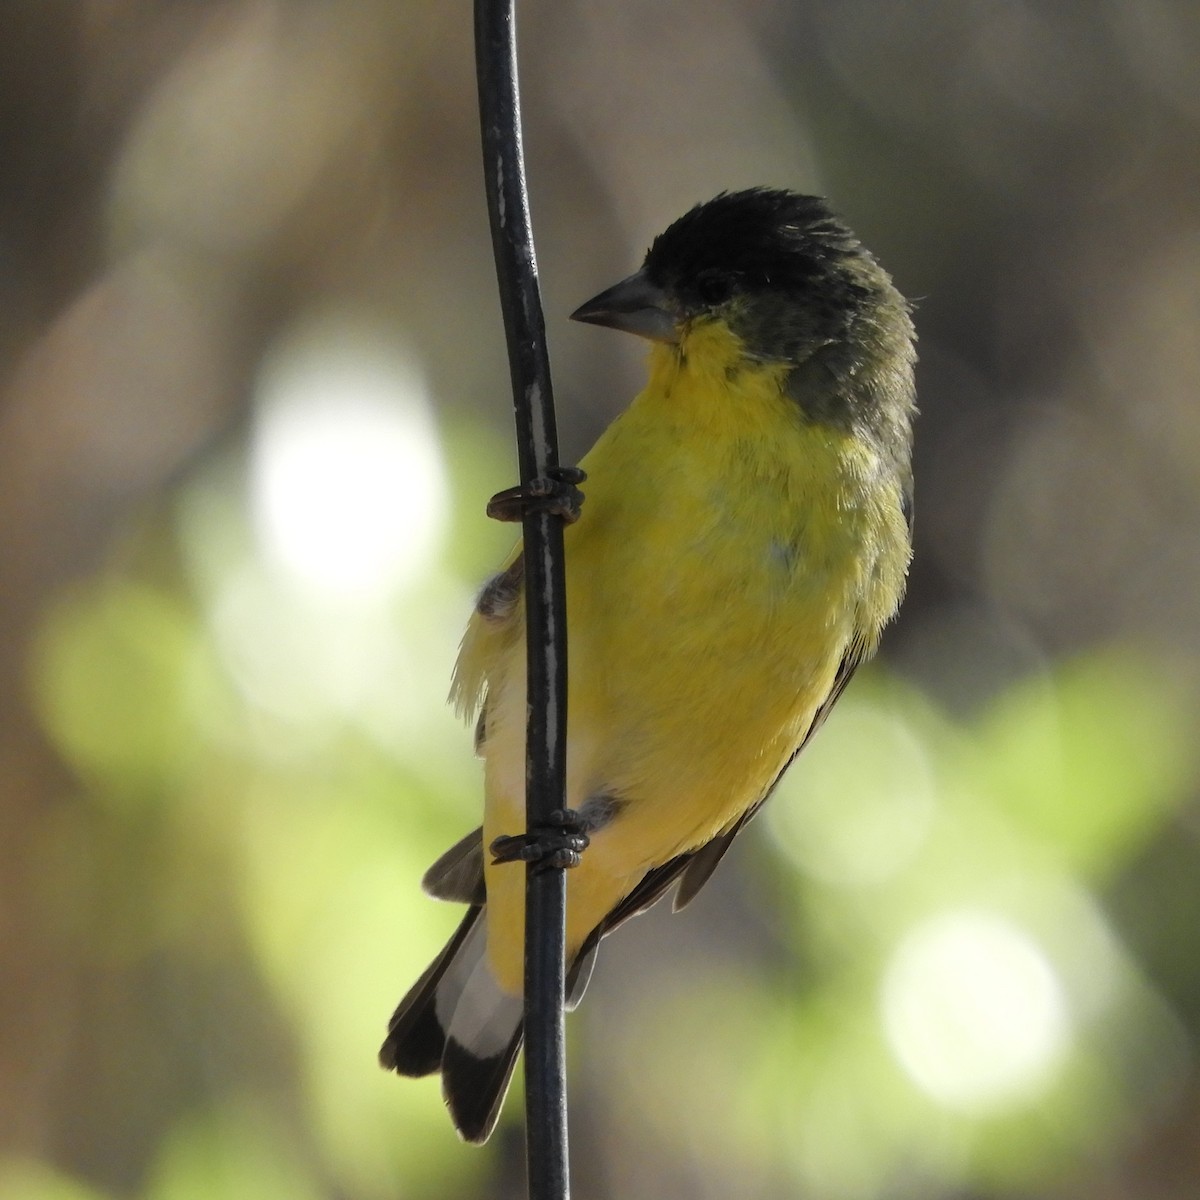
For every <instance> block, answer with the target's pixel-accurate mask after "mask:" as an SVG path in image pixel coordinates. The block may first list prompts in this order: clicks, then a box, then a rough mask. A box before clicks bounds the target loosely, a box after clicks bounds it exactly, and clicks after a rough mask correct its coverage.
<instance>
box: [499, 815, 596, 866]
mask: <svg viewBox="0 0 1200 1200" xmlns="http://www.w3.org/2000/svg"><path fill="white" fill-rule="evenodd" d="M587 847H588V835H587V834H586V833H584V831H583V823H582V822H581V820H580V817H579V814H578V813H577V812H575V811H574V809H570V808H560V809H556V810H555V811H554V812H552V813H551V814H550V815H549V816H548V817H547V819H546V820H545V821H539V822H538V823H537V824H536V825H534V826H533V827H532V828H531V829H530V830H529V832H528V833H518V834H515V835H513V836H510V837H498V838H496V839H495V840H494V841H493V842H492V844H491V846H490V847H489V849H490V850H491V852H492V865H493V866H499V865H500V864H502V863H514V862H524V863H531V864H533V867H534V870H536V871H546V870H549V869H551V868H553V867H558V868H560V869H562V870H566V869H568V868H570V867H577V866H579V861H580V856H581V855H582V854H583V852H584V851H585V850H586V849H587Z"/></svg>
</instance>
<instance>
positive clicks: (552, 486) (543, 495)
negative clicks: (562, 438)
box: [487, 467, 587, 525]
mask: <svg viewBox="0 0 1200 1200" xmlns="http://www.w3.org/2000/svg"><path fill="white" fill-rule="evenodd" d="M586 478H587V474H586V473H585V472H584V471H582V470H580V468H579V467H550V468H549V469H548V471H547V473H546V476H545V477H544V478H540V479H531V480H530V481H529V483H528V484H526V485H524V486H521V485H518V486H517V487H511V488H505V489H504V491H502V492H497V493H496V494H495V495H494V496H493V497H492V498H491V499H490V500H489V501H488V505H487V515H488V516H489V517H492V518H493V519H495V520H497V521H520V520H522V519H523V518H524V516H525V514H526V513H528V512H548V513H553V514H554V515H555V516H558V517H562V519H563V521H564V522H565V523H566V524H568V525H571V524H573V523H574V522H575V521H578V520H579V510H580V508H581V507H582V505H583V493H582V492H581V491H580V490H579V487H578V486H577V485H579V484H581V483H582V482H583V481H584V480H585V479H586Z"/></svg>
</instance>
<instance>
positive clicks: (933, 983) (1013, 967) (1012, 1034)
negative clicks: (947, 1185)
mask: <svg viewBox="0 0 1200 1200" xmlns="http://www.w3.org/2000/svg"><path fill="white" fill-rule="evenodd" d="M883 1018H884V1024H885V1027H886V1029H887V1034H888V1038H889V1040H890V1041H891V1044H892V1048H893V1050H894V1052H895V1054H896V1057H897V1058H898V1059H899V1060H900V1063H901V1065H902V1066H903V1067H904V1069H905V1071H907V1073H908V1074H909V1076H910V1077H911V1078H912V1080H913V1082H914V1083H916V1084H917V1086H918V1087H920V1088H921V1089H922V1090H923V1091H925V1092H927V1093H928V1094H929V1095H930V1096H932V1097H933V1098H934V1099H935V1100H937V1101H939V1102H940V1103H942V1104H944V1105H945V1106H946V1107H947V1108H952V1109H957V1110H960V1111H965V1112H972V1113H981V1112H989V1111H993V1112H994V1111H997V1110H999V1109H1003V1108H1007V1107H1012V1106H1014V1105H1016V1104H1019V1103H1020V1102H1022V1101H1024V1100H1027V1099H1030V1098H1032V1097H1033V1096H1034V1095H1036V1094H1037V1093H1038V1092H1039V1091H1041V1090H1042V1088H1044V1087H1045V1086H1046V1085H1047V1084H1048V1083H1049V1082H1050V1080H1051V1078H1052V1076H1053V1073H1054V1071H1055V1068H1056V1067H1057V1066H1058V1064H1059V1063H1060V1061H1061V1060H1062V1057H1063V1055H1064V1054H1065V1052H1066V1050H1067V1048H1068V1046H1069V1044H1070V1040H1071V1027H1070V1024H1071V1023H1070V1017H1069V1015H1068V1012H1067V1006H1066V1001H1065V998H1064V995H1063V991H1062V987H1061V985H1060V984H1059V981H1058V978H1057V976H1056V974H1055V972H1054V970H1053V968H1052V967H1051V965H1050V963H1049V962H1048V961H1047V959H1046V956H1045V955H1044V954H1043V952H1042V950H1041V949H1040V947H1039V946H1038V945H1037V944H1036V943H1035V942H1034V940H1033V939H1032V938H1031V937H1030V936H1029V935H1028V934H1027V933H1026V932H1025V931H1024V930H1023V929H1021V928H1020V927H1019V926H1017V925H1016V924H1014V923H1013V922H1011V921H1009V920H1008V919H1007V918H1005V917H1002V916H999V915H998V914H995V913H989V912H984V911H970V910H961V911H958V912H950V913H944V914H941V915H939V916H936V917H933V918H931V919H930V920H928V921H926V922H924V923H923V924H921V925H919V926H917V928H915V929H914V930H912V931H911V932H910V933H909V934H908V936H907V937H905V939H904V940H903V941H902V942H901V944H900V946H899V947H898V949H897V950H896V952H895V954H894V956H893V958H892V961H891V964H890V965H889V967H888V970H887V974H886V977H885V980H884V985H883Z"/></svg>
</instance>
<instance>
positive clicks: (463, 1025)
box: [379, 829, 599, 1142]
mask: <svg viewBox="0 0 1200 1200" xmlns="http://www.w3.org/2000/svg"><path fill="white" fill-rule="evenodd" d="M422 886H423V887H424V889H425V891H426V892H427V893H428V894H429V895H431V896H433V897H435V898H436V899H439V900H454V901H458V902H459V903H465V904H467V905H468V906H469V907H468V908H467V913H466V916H464V917H463V919H462V922H461V923H460V924H459V926H458V929H456V930H455V932H454V936H453V937H451V939H450V940H449V941H448V942H447V943H446V945H445V946H444V947H443V949H442V952H441V953H440V954H439V955H438V956H437V958H435V959H434V960H433V962H432V963H430V964H429V967H428V969H427V970H426V971H425V973H424V974H423V975H422V976H421V978H420V979H418V980H417V982H416V983H415V984H413V986H412V988H411V989H409V992H408V995H407V996H405V997H404V999H403V1000H401V1001H400V1004H399V1006H398V1007H397V1009H396V1011H395V1013H394V1014H393V1015H392V1019H391V1021H390V1022H389V1023H388V1034H387V1038H386V1040H385V1041H384V1043H383V1048H382V1049H381V1050H380V1051H379V1061H380V1063H381V1064H382V1065H383V1066H384V1067H386V1068H387V1069H388V1070H392V1071H396V1072H398V1073H399V1074H401V1075H408V1076H414V1077H418V1076H422V1075H432V1074H434V1072H437V1071H440V1072H441V1075H442V1095H443V1096H444V1098H445V1101H446V1107H447V1108H448V1109H449V1110H450V1116H451V1118H452V1119H453V1121H454V1125H455V1127H456V1128H457V1129H458V1132H459V1134H460V1135H461V1136H462V1137H463V1139H464V1140H466V1141H468V1142H485V1141H487V1139H488V1137H489V1136H490V1135H491V1132H492V1129H493V1128H494V1127H495V1124H496V1119H497V1117H498V1116H499V1115H500V1106H501V1104H502V1103H503V1102H504V1094H505V1092H507V1091H508V1084H509V1080H510V1079H511V1078H512V1073H513V1067H514V1066H515V1065H516V1061H517V1055H518V1054H519V1053H520V1050H521V1043H522V1040H523V1038H524V1021H523V1019H522V1017H523V1001H522V998H521V997H520V996H513V995H511V994H509V993H507V992H504V991H502V990H501V989H500V988H499V987H498V986H497V984H496V981H495V978H494V977H493V975H492V972H491V968H490V966H489V964H488V958H487V902H486V893H485V890H484V883H483V835H482V830H478V829H477V830H475V832H474V833H471V834H469V835H468V836H467V837H465V838H463V839H462V841H460V842H458V843H457V844H456V845H454V846H452V847H451V848H450V849H449V850H447V851H446V853H445V854H443V855H442V856H441V858H439V859H438V860H437V862H435V863H434V864H433V866H432V867H430V868H429V870H428V871H427V872H426V873H425V878H424V880H423V881H422ZM598 942H599V938H595V939H589V943H590V944H589V946H588V947H587V948H585V950H584V952H583V953H581V954H580V955H579V956H578V957H577V958H576V960H575V962H574V964H573V965H572V968H571V971H570V973H569V975H568V979H567V990H568V996H567V1003H566V1007H567V1008H568V1009H572V1008H574V1007H575V1006H576V1005H577V1004H578V1003H579V1001H580V1000H581V999H582V997H583V992H584V989H585V988H586V987H587V983H588V979H589V977H590V976H591V970H592V966H593V964H594V962H595V958H596V946H597V944H598Z"/></svg>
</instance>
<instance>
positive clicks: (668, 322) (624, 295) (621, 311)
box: [571, 271, 679, 343]
mask: <svg viewBox="0 0 1200 1200" xmlns="http://www.w3.org/2000/svg"><path fill="white" fill-rule="evenodd" d="M571 320H572V321H585V322H586V323H587V324H589V325H607V326H608V327H609V328H610V329H621V330H623V331H624V332H625V333H636V334H637V335H638V337H644V338H649V339H650V340H651V341H653V342H672V343H675V342H678V341H679V314H678V313H677V312H675V310H674V309H673V308H672V307H671V305H670V303H669V302H668V300H667V297H666V294H665V293H664V292H663V290H662V288H660V287H657V286H656V285H655V284H653V283H651V282H650V280H648V279H647V278H646V276H645V275H643V274H642V272H641V271H638V272H637V273H636V274H633V275H630V276H629V278H628V279H622V280H621V282H620V283H618V284H615V285H614V286H613V287H610V288H609V289H608V291H606V292H601V293H600V295H598V296H594V297H593V298H592V299H591V300H589V301H588V302H587V303H586V304H581V305H580V306H579V307H578V308H577V309H576V310H575V311H574V312H573V313H572V314H571Z"/></svg>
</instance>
